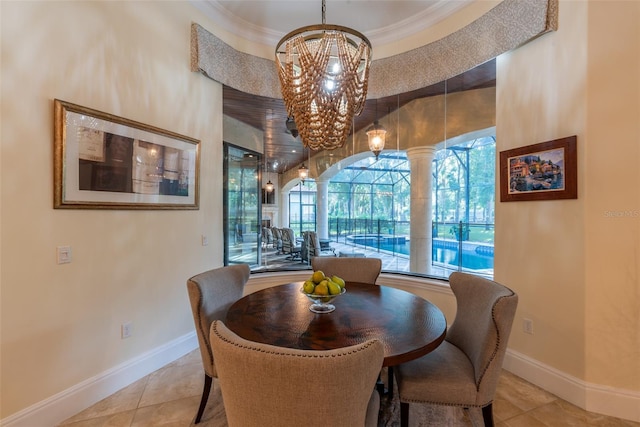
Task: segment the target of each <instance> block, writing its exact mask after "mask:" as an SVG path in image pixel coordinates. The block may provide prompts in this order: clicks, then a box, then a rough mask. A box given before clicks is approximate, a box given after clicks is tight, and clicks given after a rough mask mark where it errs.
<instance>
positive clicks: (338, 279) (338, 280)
mask: <svg viewBox="0 0 640 427" xmlns="http://www.w3.org/2000/svg"><path fill="white" fill-rule="evenodd" d="M331 280H332V281H333V282H334V283H337V284H338V285H339V286H340V287H341V288H344V286H345V283H344V279H343V278H342V277H338V276H332V277H331Z"/></svg>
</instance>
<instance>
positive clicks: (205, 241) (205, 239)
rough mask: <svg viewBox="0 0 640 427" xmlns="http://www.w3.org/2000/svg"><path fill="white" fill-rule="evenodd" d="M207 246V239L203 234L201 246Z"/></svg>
mask: <svg viewBox="0 0 640 427" xmlns="http://www.w3.org/2000/svg"><path fill="white" fill-rule="evenodd" d="M208 244H209V238H208V237H207V236H205V235H204V234H203V235H202V246H207V245H208Z"/></svg>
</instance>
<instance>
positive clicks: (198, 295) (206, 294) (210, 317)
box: [187, 264, 250, 377]
mask: <svg viewBox="0 0 640 427" xmlns="http://www.w3.org/2000/svg"><path fill="white" fill-rule="evenodd" d="M249 274H250V269H249V265H248V264H238V265H231V266H228V267H220V268H216V269H213V270H209V271H206V272H204V273H200V274H198V275H195V276H193V277H192V278H190V279H189V280H187V290H188V292H189V301H190V302H191V311H192V313H193V321H194V323H195V326H196V335H197V336H198V344H199V345H200V354H201V356H202V365H203V367H204V371H205V373H206V374H207V375H209V376H210V377H215V376H216V369H215V366H214V363H213V354H212V353H211V345H210V343H209V328H210V327H211V323H212V322H213V321H214V320H217V319H224V318H225V316H226V315H227V310H228V309H229V307H230V306H231V304H233V303H234V302H236V301H237V300H239V299H240V298H241V297H242V294H243V292H244V285H245V284H246V283H247V280H249Z"/></svg>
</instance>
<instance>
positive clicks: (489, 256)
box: [347, 234, 493, 270]
mask: <svg viewBox="0 0 640 427" xmlns="http://www.w3.org/2000/svg"><path fill="white" fill-rule="evenodd" d="M347 241H348V242H350V243H354V244H358V245H362V246H366V247H369V248H375V249H380V250H381V251H385V252H390V253H395V254H402V255H409V239H407V238H406V237H405V236H391V235H384V234H380V235H377V234H357V235H352V236H347ZM458 249H459V246H458V242H456V241H453V240H446V239H434V240H433V251H432V260H433V262H436V263H442V264H446V265H447V266H450V267H453V268H458V267H459V266H462V268H465V269H469V270H493V246H490V245H479V244H475V243H470V242H463V245H462V255H461V256H460V255H459V253H458V252H459V251H458Z"/></svg>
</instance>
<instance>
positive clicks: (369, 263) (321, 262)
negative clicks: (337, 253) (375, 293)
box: [311, 257, 382, 284]
mask: <svg viewBox="0 0 640 427" xmlns="http://www.w3.org/2000/svg"><path fill="white" fill-rule="evenodd" d="M311 268H313V270H314V271H317V270H321V271H322V272H323V273H324V274H326V275H330V276H333V275H336V276H338V277H341V278H343V279H344V280H345V282H361V283H372V284H373V283H376V280H378V276H379V275H380V271H381V270H382V260H381V259H380V258H340V257H337V258H336V257H314V258H311Z"/></svg>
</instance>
